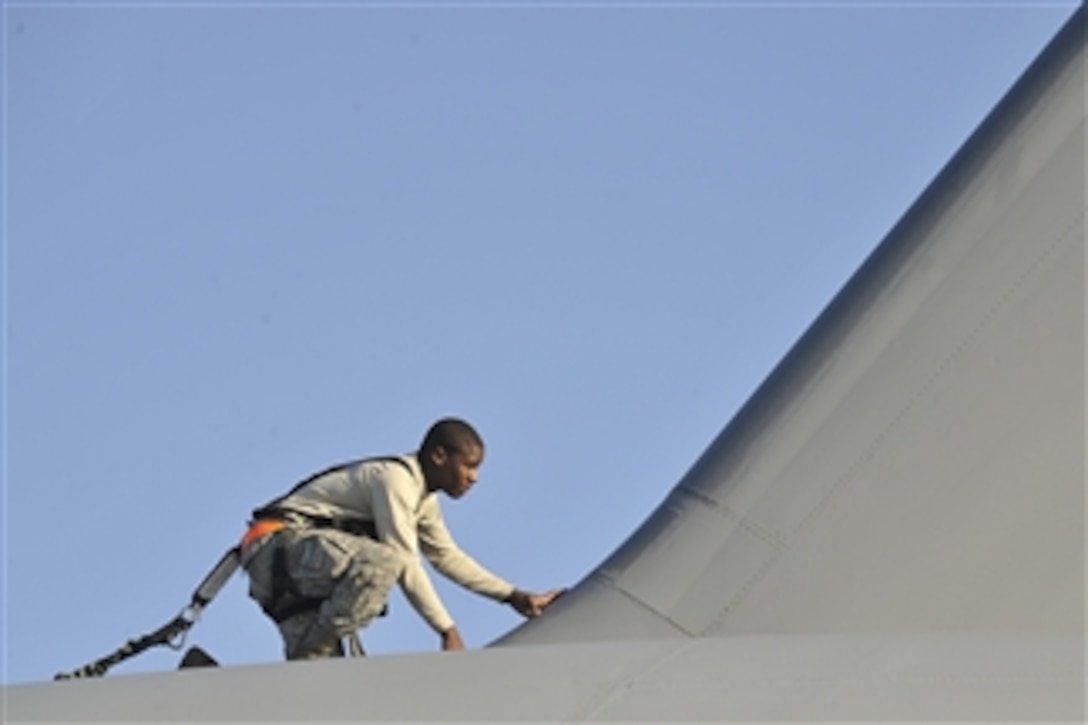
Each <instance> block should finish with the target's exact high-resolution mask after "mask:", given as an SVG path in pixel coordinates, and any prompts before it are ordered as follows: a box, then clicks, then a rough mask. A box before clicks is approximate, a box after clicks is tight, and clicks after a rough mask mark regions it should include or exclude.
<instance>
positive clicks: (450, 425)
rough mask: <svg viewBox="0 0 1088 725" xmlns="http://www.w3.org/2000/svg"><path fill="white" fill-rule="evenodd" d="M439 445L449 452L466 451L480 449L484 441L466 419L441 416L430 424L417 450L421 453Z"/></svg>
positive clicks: (482, 447) (428, 451)
mask: <svg viewBox="0 0 1088 725" xmlns="http://www.w3.org/2000/svg"><path fill="white" fill-rule="evenodd" d="M439 446H441V447H442V448H444V449H445V450H446V451H448V452H450V453H452V452H454V451H460V452H462V453H467V452H468V451H469V450H470V449H472V448H479V449H480V450H481V451H482V450H483V449H484V441H483V439H482V438H480V434H479V433H477V432H476V429H475V428H473V427H472V426H471V425H469V424H468V423H467V422H466V421H463V420H461V419H460V418H443V419H442V420H440V421H438V422H437V423H435V424H434V425H432V426H431V429H430V430H428V431H427V435H425V436H423V445H421V446H420V449H419V450H420V452H421V453H430V452H431V451H433V450H434V449H435V448H438V447H439Z"/></svg>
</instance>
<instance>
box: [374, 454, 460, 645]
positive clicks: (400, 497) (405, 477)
mask: <svg viewBox="0 0 1088 725" xmlns="http://www.w3.org/2000/svg"><path fill="white" fill-rule="evenodd" d="M416 488H417V484H416V482H415V481H414V480H413V478H412V476H411V475H410V474H409V473H408V472H407V471H404V470H402V469H401V468H400V467H399V466H390V467H389V469H388V470H387V471H386V473H385V475H383V476H382V478H381V480H380V481H378V482H376V484H375V486H374V489H373V493H372V497H371V509H372V511H373V514H374V525H375V528H376V529H377V533H378V539H379V540H380V541H382V542H384V543H386V544H389V545H390V546H392V547H393V548H394V549H395V550H396V551H397V553H399V554H400V555H401V556H402V557H403V560H404V564H405V566H404V573H403V574H402V575H401V578H400V586H401V589H402V590H403V591H404V595H405V596H406V597H407V598H408V601H409V602H410V603H411V605H412V607H413V608H414V609H415V610H416V611H417V612H419V614H420V616H422V617H423V618H424V619H425V620H426V621H427V623H428V624H429V625H430V626H431V628H432V629H434V631H435V632H437V633H438V634H441V635H442V636H443V648H444V649H445V648H446V634H445V633H447V632H449V631H450V630H453V629H455V627H454V623H453V618H452V617H450V615H449V612H448V611H447V610H446V607H445V606H444V605H443V604H442V600H441V599H439V597H438V593H437V592H436V591H435V589H434V585H433V584H432V583H431V578H430V577H429V576H427V571H426V570H425V569H424V568H423V562H421V561H420V559H419V540H418V537H417V530H416V515H415V513H414V511H415V507H416V505H417V502H418V492H417V491H416V490H415V489H416ZM457 639H458V640H459V639H460V637H459V636H458V637H457Z"/></svg>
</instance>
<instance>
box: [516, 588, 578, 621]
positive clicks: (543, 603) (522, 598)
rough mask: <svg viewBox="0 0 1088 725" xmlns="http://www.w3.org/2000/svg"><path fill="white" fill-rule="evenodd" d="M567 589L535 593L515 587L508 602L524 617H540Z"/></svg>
mask: <svg viewBox="0 0 1088 725" xmlns="http://www.w3.org/2000/svg"><path fill="white" fill-rule="evenodd" d="M566 591H567V590H566V589H553V590H552V591H550V592H548V593H546V594H533V593H532V592H524V591H522V590H520V589H515V590H514V591H513V592H511V593H510V596H508V597H507V598H506V603H507V604H509V605H510V606H511V607H513V608H514V609H516V610H517V611H518V613H519V614H521V615H522V616H523V617H529V618H532V617H539V616H540V615H541V614H543V613H544V610H545V609H547V608H548V607H549V606H550V605H551V603H552V602H554V601H555V600H556V599H558V598H559V597H561V596H562V595H563V594H564V593H565V592H566Z"/></svg>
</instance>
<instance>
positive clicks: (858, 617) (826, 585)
mask: <svg viewBox="0 0 1088 725" xmlns="http://www.w3.org/2000/svg"><path fill="white" fill-rule="evenodd" d="M1084 12H1085V11H1084V9H1083V7H1082V8H1080V9H1079V10H1078V11H1077V13H1076V14H1075V15H1074V17H1073V18H1071V19H1070V21H1069V22H1068V23H1067V24H1066V26H1065V28H1064V29H1063V30H1062V31H1061V32H1060V33H1059V34H1058V36H1057V37H1056V38H1055V39H1054V40H1053V41H1052V43H1051V44H1050V45H1049V46H1048V48H1047V49H1046V50H1045V51H1044V52H1043V53H1042V54H1041V55H1040V58H1039V59H1037V61H1036V62H1035V63H1034V64H1033V66H1032V67H1031V68H1030V69H1029V70H1028V71H1027V72H1026V73H1025V75H1024V77H1023V78H1022V79H1021V80H1020V81H1019V82H1018V83H1017V84H1016V86H1015V87H1014V88H1013V90H1012V91H1010V92H1009V94H1008V95H1007V96H1006V97H1005V99H1004V100H1003V101H1002V102H1001V103H1000V104H999V105H998V107H997V108H996V109H995V110H994V112H993V113H991V115H990V117H989V118H988V119H987V120H986V121H985V122H984V123H983V124H982V125H981V126H980V128H979V129H978V130H977V131H976V132H975V134H973V135H972V138H971V139H969V140H968V142H967V143H966V144H965V145H964V147H963V148H962V149H961V150H960V152H959V153H957V155H956V157H955V158H954V159H953V160H952V161H951V162H950V163H949V165H948V166H947V167H946V168H945V170H944V171H942V173H941V174H940V175H939V176H938V177H937V179H936V180H935V181H934V182H933V184H931V185H930V187H929V188H928V189H927V190H926V192H925V193H924V194H922V196H921V197H920V199H919V201H918V202H916V204H915V205H914V206H913V207H912V208H911V209H910V210H909V211H908V213H907V214H906V215H905V216H904V218H903V220H901V221H900V223H899V224H898V225H896V227H895V228H894V229H893V230H892V232H891V233H890V234H889V235H888V237H887V238H886V239H885V240H884V241H883V242H882V243H881V245H880V246H879V247H878V248H877V249H876V251H874V253H873V254H872V255H871V257H870V258H869V260H867V261H866V263H865V264H864V265H863V266H862V268H861V269H860V270H859V271H858V273H857V274H856V275H855V276H854V278H853V279H852V280H851V281H850V282H849V283H848V284H847V285H846V286H845V287H844V289H843V290H842V292H840V294H839V295H838V296H837V297H836V299H835V300H833V301H832V303H831V304H830V305H829V307H828V309H827V310H825V312H824V313H823V314H822V315H821V317H820V318H819V319H818V320H817V321H816V323H815V324H814V325H813V326H812V328H811V329H810V330H809V331H808V332H807V333H806V334H805V335H804V337H803V338H802V339H801V341H799V343H798V344H797V345H796V346H795V347H794V349H793V350H792V351H791V352H790V354H789V355H787V357H786V358H785V360H783V362H782V363H781V364H780V365H779V367H778V368H777V369H776V370H775V371H774V372H773V373H772V374H771V375H770V376H769V378H768V379H767V381H766V382H765V383H764V385H763V386H761V388H760V390H758V391H757V392H756V394H755V395H754V396H753V397H752V399H751V400H750V401H749V402H748V403H747V404H746V405H745V407H744V409H742V410H741V412H740V413H739V414H738V415H737V416H736V417H735V418H734V420H733V421H732V422H731V423H730V424H729V425H728V426H727V427H726V429H725V430H724V431H723V432H722V434H721V435H720V436H719V437H718V439H717V440H715V441H714V443H712V445H711V446H710V448H709V449H708V450H707V451H706V453H704V454H703V456H702V457H701V458H700V459H699V461H697V462H696V464H695V465H694V466H693V468H692V469H691V470H690V471H689V472H688V473H687V474H686V475H685V476H684V478H683V479H682V480H681V481H680V483H679V484H678V485H677V486H676V488H675V489H674V490H673V491H672V492H671V493H670V494H669V496H668V497H667V498H666V499H665V501H664V502H663V503H662V504H661V506H660V507H659V508H658V510H657V511H655V512H654V513H653V514H651V516H650V517H649V518H648V519H647V521H646V522H645V523H644V524H643V526H642V527H641V528H640V529H638V530H637V531H636V532H635V533H634V534H633V535H632V536H631V538H630V539H629V540H628V541H627V542H626V543H624V544H623V545H622V546H621V547H620V548H619V549H617V551H616V552H615V553H614V554H613V555H612V556H611V557H609V558H608V559H607V560H606V561H605V562H604V563H603V564H602V565H601V566H600V567H599V568H598V569H597V570H596V571H594V572H593V573H592V574H590V575H589V576H588V577H587V578H586V579H585V580H584V581H583V582H582V583H580V584H579V586H578V587H576V588H575V589H574V590H573V591H572V592H571V593H569V594H568V595H567V596H566V597H564V599H563V600H561V601H560V602H558V603H557V604H556V606H555V607H554V611H552V612H549V616H548V617H546V618H543V619H541V620H537V621H532V622H528V623H527V624H525V625H523V626H522V627H520V628H518V629H516V630H514V631H513V632H511V633H510V634H508V635H506V636H504V637H502V638H500V639H499V640H498V641H497V642H496V643H495V644H499V645H510V644H518V645H521V644H533V643H544V642H558V641H588V640H597V639H602V640H607V639H624V638H629V637H649V636H672V635H675V634H677V633H683V634H685V635H687V636H707V635H729V634H735V633H776V632H777V633H781V632H814V633H818V632H908V631H931V630H937V631H945V630H963V631H971V630H976V631H978V630H984V629H991V630H1004V629H1010V630H1028V631H1031V630H1040V631H1047V630H1080V631H1083V629H1084V607H1085V596H1084V591H1085V547H1084V528H1085V506H1084V500H1085V495H1084V481H1085V460H1084V441H1085V440H1086V438H1085V424H1084V403H1085V387H1084V368H1085V337H1084V330H1085V304H1084V302H1085V298H1084V269H1085V258H1084V247H1085V207H1086V198H1088V195H1086V193H1085V158H1086V156H1085V84H1086V78H1085V53H1084V45H1085V22H1084V18H1085V16H1084ZM814 243H816V242H814ZM621 603H622V604H621Z"/></svg>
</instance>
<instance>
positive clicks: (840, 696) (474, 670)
mask: <svg viewBox="0 0 1088 725" xmlns="http://www.w3.org/2000/svg"><path fill="white" fill-rule="evenodd" d="M1081 645H1082V642H1081V637H1080V635H1077V634H1072V635H1071V634H1064V635H1061V634H1053V635H1029V634H996V635H995V634H990V633H987V634H979V635H963V634H960V635H933V634H924V635H907V636H889V635H834V636H819V635H799V636H781V635H779V636H737V637H720V638H719V637H713V638H675V637H674V638H668V639H655V640H641V641H627V642H596V643H586V644H573V645H564V646H538V647H510V648H507V647H502V648H491V649H485V650H478V651H474V652H465V653H459V654H448V653H427V654H415V655H403V656H384V657H375V658H371V659H356V660H320V661H311V662H293V663H288V664H277V665H263V666H256V667H230V668H224V669H213V670H188V671H185V672H180V673H169V674H161V673H155V674H136V675H117V676H113V677H109V678H106V679H103V680H94V681H72V682H64V683H42V684H31V685H15V686H11V687H8V688H6V689H5V693H4V694H5V697H6V703H5V706H6V707H7V712H6V718H8V719H6V720H5V722H28V721H35V720H49V721H70V720H79V719H84V718H85V717H86V716H87V714H88V713H94V718H95V719H101V720H110V721H154V720H161V719H164V718H165V719H169V720H180V721H186V722H192V721H200V720H209V719H213V720H218V721H234V720H246V721H251V722H275V721H284V720H288V721H299V722H312V721H313V720H314V719H315V716H314V714H315V712H318V711H320V719H322V720H385V721H398V722H401V721H424V720H442V721H449V720H488V721H506V722H511V721H519V720H533V721H564V722H569V721H615V720H622V721H634V720H643V721H644V720H656V721H662V720H669V721H676V720H709V721H715V722H720V721H723V720H768V719H770V720H806V721H807V720H821V719H822V720H835V721H840V722H841V721H846V720H867V721H883V720H925V719H942V720H960V719H963V720H983V721H996V720H1031V721H1039V720H1081V719H1083V716H1084V704H1083V687H1084V682H1083V678H1082V677H1080V678H1078V676H1077V675H1076V674H1074V673H1075V672H1077V671H1078V670H1077V667H1078V663H1079V662H1080V661H1081V659H1082V653H1083V649H1082V646H1081ZM412 682H426V683H427V687H426V690H425V694H426V696H421V691H419V690H416V689H414V688H413V689H409V686H408V684H407V683H412ZM61 695H63V696H61ZM316 703H320V706H319V707H318V706H317V705H316Z"/></svg>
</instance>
